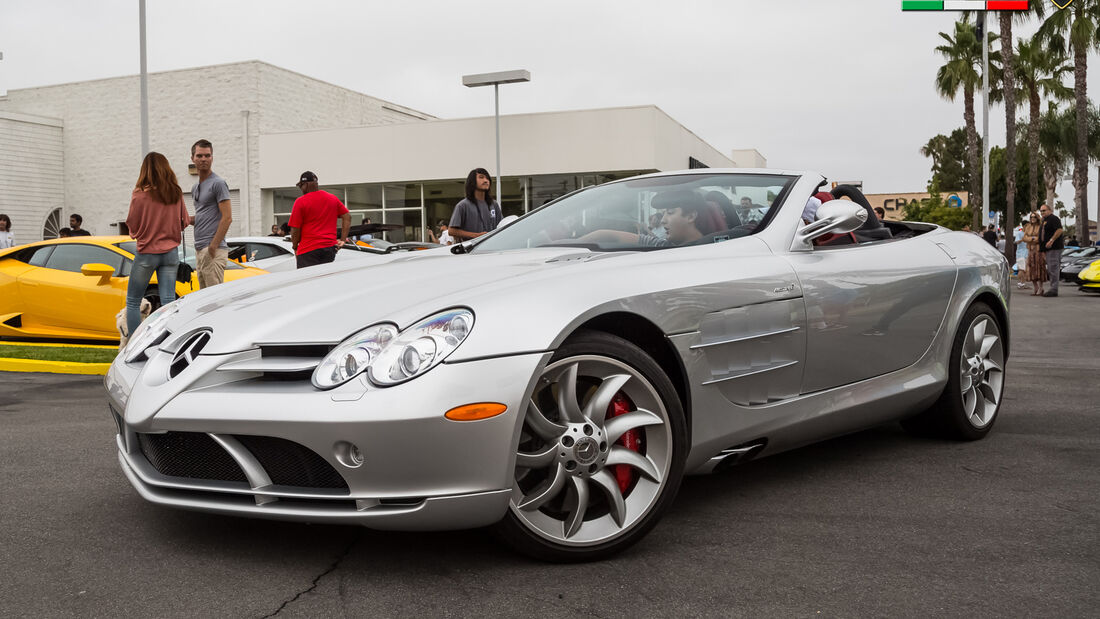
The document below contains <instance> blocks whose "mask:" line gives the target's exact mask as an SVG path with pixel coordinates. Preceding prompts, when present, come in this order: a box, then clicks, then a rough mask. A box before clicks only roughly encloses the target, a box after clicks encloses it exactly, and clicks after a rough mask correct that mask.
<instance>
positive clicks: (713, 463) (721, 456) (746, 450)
mask: <svg viewBox="0 0 1100 619" xmlns="http://www.w3.org/2000/svg"><path fill="white" fill-rule="evenodd" d="M767 444H768V439H766V438H760V439H756V440H754V441H749V442H747V443H741V444H740V445H734V446H733V447H727V448H725V449H723V450H722V451H720V452H718V454H717V455H715V456H714V457H712V458H711V459H710V460H709V461H708V462H707V465H708V466H710V467H711V472H714V473H717V472H719V471H724V470H726V469H728V468H730V467H733V466H736V465H738V464H741V463H742V462H748V461H749V460H752V459H753V458H755V457H756V454H758V453H760V452H761V451H763V449H764V447H765V446H766V445H767Z"/></svg>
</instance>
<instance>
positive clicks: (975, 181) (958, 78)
mask: <svg viewBox="0 0 1100 619" xmlns="http://www.w3.org/2000/svg"><path fill="white" fill-rule="evenodd" d="M954 34H955V36H954V37H952V36H951V35H948V34H946V33H944V32H941V33H940V37H942V38H943V40H944V41H946V42H947V44H946V45H940V46H938V47H936V51H937V52H939V53H940V54H941V55H942V56H943V57H944V58H946V59H947V62H946V63H945V64H944V65H943V66H942V67H940V68H939V70H938V71H936V91H937V92H939V93H940V96H942V97H943V98H945V99H947V100H948V101H954V100H955V97H956V96H958V94H959V90H960V89H961V90H962V92H963V120H965V121H966V151H967V159H968V160H969V163H970V170H971V174H970V188H969V191H970V204H971V208H972V209H974V217H973V220H974V221H973V226H974V228H975V229H977V228H978V227H979V226H980V225H981V224H982V222H981V221H980V217H981V198H980V197H979V196H981V187H980V183H981V174H980V173H979V172H978V170H980V169H981V168H979V167H978V166H979V160H978V130H977V128H976V126H975V124H974V90H975V89H976V88H980V87H981V83H982V73H981V68H982V44H981V40H980V39H979V38H978V33H977V29H976V28H975V27H974V24H972V23H970V21H969V19H968V18H967V17H965V16H964V17H963V19H962V21H957V22H955V33H954ZM988 37H989V41H993V40H995V39H996V35H994V34H992V33H989V34H988ZM999 62H1000V54H999V53H997V52H990V53H989V69H990V80H989V81H990V84H993V83H995V77H996V76H997V70H996V67H997V64H998V63H999Z"/></svg>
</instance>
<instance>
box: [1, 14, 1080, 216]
mask: <svg viewBox="0 0 1100 619" xmlns="http://www.w3.org/2000/svg"><path fill="white" fill-rule="evenodd" d="M1033 1H1045V2H1048V3H1049V2H1050V0H1033ZM147 5H148V6H147V16H146V19H147V33H148V68H149V71H165V70H172V69H181V68H187V67H196V66H204V65H211V64H222V63H228V62H237V61H242V60H252V59H258V60H263V61H266V62H269V63H271V64H274V65H278V66H280V67H284V68H287V69H291V70H293V71H297V72H300V73H303V74H305V75H309V76H312V77H315V78H318V79H321V80H325V81H328V82H331V83H333V84H337V85H339V86H343V87H346V88H350V89H353V90H356V91H359V92H363V93H366V94H369V95H372V96H376V97H380V98H383V99H386V100H389V101H392V102H394V103H399V104H401V105H405V106H408V107H411V108H414V109H417V110H420V111H423V112H427V113H429V114H432V115H434V116H438V117H440V118H461V117H469V116H484V115H491V114H492V112H493V100H492V90H491V89H488V88H474V89H471V88H465V87H463V86H462V84H461V76H462V75H464V74H471V73H485V72H489V71H501V70H509V69H527V70H529V71H530V72H531V75H532V81H531V82H530V83H526V84H514V85H507V86H502V87H501V113H502V114H514V113H527V112H544V111H556V110H574V109H585V108H600V107H613V106H631V105H645V104H654V105H657V106H659V107H660V108H661V109H663V110H664V111H665V112H667V113H668V114H670V115H671V116H672V117H673V118H674V119H676V120H677V121H679V122H680V123H681V124H683V125H684V126H685V127H687V128H688V129H690V130H691V131H693V132H695V133H696V134H697V135H698V136H699V137H701V138H702V139H703V140H705V141H706V142H708V143H710V144H711V145H713V146H714V147H715V148H717V149H718V150H720V151H722V152H724V153H727V154H728V153H729V151H730V150H732V149H738V148H756V149H757V150H759V151H760V152H761V153H762V154H763V155H764V156H765V157H766V158H767V160H768V165H769V166H770V167H782V168H796V169H813V170H817V171H819V172H821V173H823V174H824V175H825V176H827V177H829V178H830V179H833V180H862V181H864V189H865V191H867V192H875V193H884V192H899V193H900V192H909V191H923V190H924V188H925V184H926V183H927V181H928V179H929V177H930V171H929V168H930V165H931V162H930V160H928V159H925V158H924V157H922V156H921V155H920V153H919V152H918V151H919V149H920V147H921V146H922V145H923V144H924V143H925V142H927V141H928V139H929V138H931V137H932V136H934V135H936V134H937V133H949V132H950V131H951V130H952V129H954V128H956V127H961V126H962V125H963V104H962V101H961V98H960V99H959V100H957V101H955V102H949V101H945V100H943V99H941V98H940V97H939V96H938V95H937V94H936V91H935V88H934V86H933V81H934V77H935V73H936V69H937V67H939V66H940V65H941V64H943V61H942V59H941V58H940V57H939V56H938V55H936V54H935V53H934V48H935V46H936V45H938V44H939V43H940V39H939V37H938V35H937V33H938V32H941V31H943V32H951V30H952V23H953V21H954V20H955V19H956V18H957V17H958V14H957V13H913V12H906V13H903V12H902V11H901V8H900V7H901V0H830V1H826V0H784V1H781V2H780V1H775V0H756V1H748V0H714V1H709V0H678V1H661V2H657V1H647V0H631V1H629V2H627V1H616V2H601V1H599V0H586V1H574V0H555V1H554V2H540V3H533V2H526V1H523V0H511V1H493V2H490V1H485V2H479V1H476V0H475V1H468V2H454V1H434V0H433V1H427V0H422V1H421V0H404V1H401V2H393V1H389V2H376V1H374V0H357V1H352V0H346V1H340V0H312V1H309V2H301V1H297V2H289V1H284V0H263V1H260V0H222V1H220V2H216V1H213V0H190V1H189V2H169V1H159V0H148V2H147ZM991 21H995V20H991ZM1034 28H1035V25H1030V26H1023V27H1019V28H1018V29H1017V30H1018V34H1017V36H1018V37H1019V36H1022V35H1024V34H1030V32H1031V31H1033V30H1034ZM0 52H3V55H4V58H3V60H2V61H0V90H14V89H19V88H28V87H34V86H42V85H47V84H59V83H65V82H73V81H83V80H93V79H100V78H105V77H115V76H120V75H131V74H136V73H137V72H138V70H139V61H138V0H95V1H94V2H91V1H87V0H69V1H55V0H2V2H0ZM1090 64H1091V65H1093V66H1091V67H1090V69H1091V70H1090V71H1089V92H1090V94H1092V93H1100V61H1098V58H1097V56H1096V55H1093V56H1091V57H1090ZM1096 96H1097V95H1096V94H1092V98H1094V99H1095V98H1096ZM1023 111H1024V113H1026V109H1025V110H1023ZM134 122H135V123H136V122H138V119H136V118H135V121H134ZM978 123H979V124H978V127H979V132H980V130H981V118H980V114H979V119H978ZM990 135H991V139H992V143H993V144H999V145H1003V144H1004V109H1003V107H995V108H994V110H993V113H992V115H991V121H990ZM1090 177H1091V178H1092V183H1091V184H1090V191H1089V193H1090V200H1089V201H1090V211H1091V212H1092V213H1096V168H1095V167H1093V168H1092V169H1091V171H1090ZM1058 198H1059V199H1061V200H1063V201H1065V203H1066V204H1067V206H1068V205H1072V203H1073V191H1072V187H1071V185H1070V184H1069V183H1063V185H1062V186H1061V187H1060V189H1059V196H1058Z"/></svg>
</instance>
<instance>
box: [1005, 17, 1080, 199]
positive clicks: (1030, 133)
mask: <svg viewBox="0 0 1100 619" xmlns="http://www.w3.org/2000/svg"><path fill="white" fill-rule="evenodd" d="M1017 47H1018V49H1019V51H1020V53H1019V55H1018V56H1017V60H1018V61H1019V62H1018V63H1017V64H1016V77H1018V78H1019V82H1020V86H1019V91H1020V94H1021V95H1022V96H1024V97H1027V100H1028V103H1029V106H1030V112H1029V116H1028V123H1027V146H1028V151H1029V152H1030V153H1031V156H1030V165H1029V166H1028V185H1029V186H1030V187H1031V191H1030V192H1028V208H1029V209H1030V210H1031V211H1037V210H1039V202H1038V197H1039V187H1040V185H1041V183H1040V181H1039V163H1040V159H1041V157H1040V156H1039V118H1040V116H1041V114H1042V111H1041V110H1040V104H1041V102H1042V96H1043V95H1044V94H1045V95H1046V96H1047V97H1050V98H1054V99H1057V100H1059V101H1064V100H1068V99H1070V98H1072V96H1073V89H1072V88H1069V87H1067V86H1066V85H1065V84H1063V83H1062V79H1063V77H1064V76H1065V74H1066V73H1069V72H1070V71H1071V70H1072V69H1073V67H1072V65H1070V64H1069V57H1068V56H1067V55H1066V53H1065V51H1063V50H1061V49H1057V48H1052V47H1049V46H1046V45H1043V43H1042V41H1040V40H1039V39H1038V37H1035V38H1032V39H1030V40H1024V39H1020V42H1019V44H1018V46H1017Z"/></svg>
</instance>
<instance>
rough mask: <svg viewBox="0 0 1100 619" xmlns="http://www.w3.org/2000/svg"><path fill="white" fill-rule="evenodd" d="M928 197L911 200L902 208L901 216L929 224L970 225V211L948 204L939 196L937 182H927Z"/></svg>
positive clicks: (951, 227)
mask: <svg viewBox="0 0 1100 619" xmlns="http://www.w3.org/2000/svg"><path fill="white" fill-rule="evenodd" d="M928 194H929V197H928V198H927V199H925V200H921V201H919V202H918V201H917V200H911V201H909V203H908V204H906V205H905V207H904V208H903V209H902V218H904V219H906V220H908V221H923V222H927V223H930V224H936V225H938V226H943V227H944V228H950V229H951V230H962V229H963V227H964V226H968V225H970V212H969V211H968V210H967V209H965V208H958V207H951V206H948V205H947V204H946V203H945V202H944V201H943V198H942V197H941V196H940V187H939V183H938V182H937V181H935V180H932V181H931V182H930V183H928Z"/></svg>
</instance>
